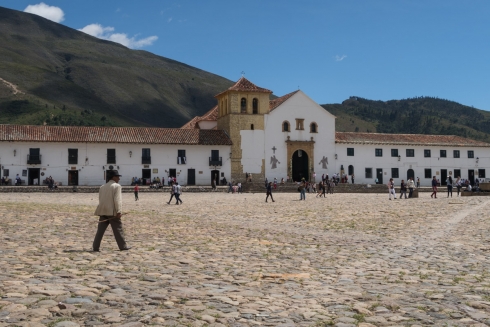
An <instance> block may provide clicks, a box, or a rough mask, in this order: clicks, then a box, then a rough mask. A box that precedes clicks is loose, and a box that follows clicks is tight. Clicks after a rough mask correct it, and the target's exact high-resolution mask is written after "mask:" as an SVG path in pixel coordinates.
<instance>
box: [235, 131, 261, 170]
mask: <svg viewBox="0 0 490 327" xmlns="http://www.w3.org/2000/svg"><path fill="white" fill-rule="evenodd" d="M264 135H265V134H264V131H261V130H243V131H240V137H241V145H240V146H241V149H242V160H241V161H242V166H243V171H244V172H246V173H252V174H260V173H261V172H262V159H263V158H264Z"/></svg>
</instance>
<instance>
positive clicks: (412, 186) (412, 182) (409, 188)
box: [408, 177, 415, 198]
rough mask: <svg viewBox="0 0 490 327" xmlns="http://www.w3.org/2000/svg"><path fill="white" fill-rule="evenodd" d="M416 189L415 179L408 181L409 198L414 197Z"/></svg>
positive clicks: (411, 178)
mask: <svg viewBox="0 0 490 327" xmlns="http://www.w3.org/2000/svg"><path fill="white" fill-rule="evenodd" d="M414 187H415V183H414V181H413V177H410V178H409V179H408V191H409V192H408V197H409V198H411V197H412V196H413V188H414Z"/></svg>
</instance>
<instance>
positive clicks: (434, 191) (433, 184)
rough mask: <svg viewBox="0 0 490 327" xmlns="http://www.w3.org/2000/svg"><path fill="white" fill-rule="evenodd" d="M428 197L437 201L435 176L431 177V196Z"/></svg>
mask: <svg viewBox="0 0 490 327" xmlns="http://www.w3.org/2000/svg"><path fill="white" fill-rule="evenodd" d="M430 197H431V198H432V197H434V198H435V199H437V179H436V176H433V177H432V194H431V195H430Z"/></svg>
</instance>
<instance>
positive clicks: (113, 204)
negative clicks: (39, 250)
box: [92, 170, 131, 252]
mask: <svg viewBox="0 0 490 327" xmlns="http://www.w3.org/2000/svg"><path fill="white" fill-rule="evenodd" d="M108 174H109V176H108V177H109V178H110V179H109V181H108V182H107V183H105V184H104V185H102V186H101V187H100V189H99V205H98V206H97V209H96V210H95V214H94V215H96V216H99V217H100V218H99V226H98V227H97V233H96V234H95V238H94V243H93V245H92V249H93V251H94V252H99V251H100V242H102V238H103V237H104V233H105V230H106V229H107V226H109V225H111V227H112V231H113V233H114V237H115V238H116V242H117V246H118V247H119V250H121V251H124V250H129V249H130V248H131V247H129V246H128V245H127V244H126V240H125V239H124V229H123V225H122V221H121V216H122V192H121V189H122V188H121V185H119V184H118V183H119V179H120V177H121V175H119V172H118V171H117V170H110V171H109V172H108Z"/></svg>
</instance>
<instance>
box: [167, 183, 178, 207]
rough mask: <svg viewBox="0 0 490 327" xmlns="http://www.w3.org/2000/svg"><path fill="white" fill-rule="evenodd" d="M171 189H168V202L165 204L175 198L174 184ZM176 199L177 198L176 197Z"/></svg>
mask: <svg viewBox="0 0 490 327" xmlns="http://www.w3.org/2000/svg"><path fill="white" fill-rule="evenodd" d="M171 185H172V188H171V189H170V200H168V202H167V204H170V202H171V201H172V199H173V198H174V196H175V183H174V182H172V184H171ZM176 198H177V197H176Z"/></svg>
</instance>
